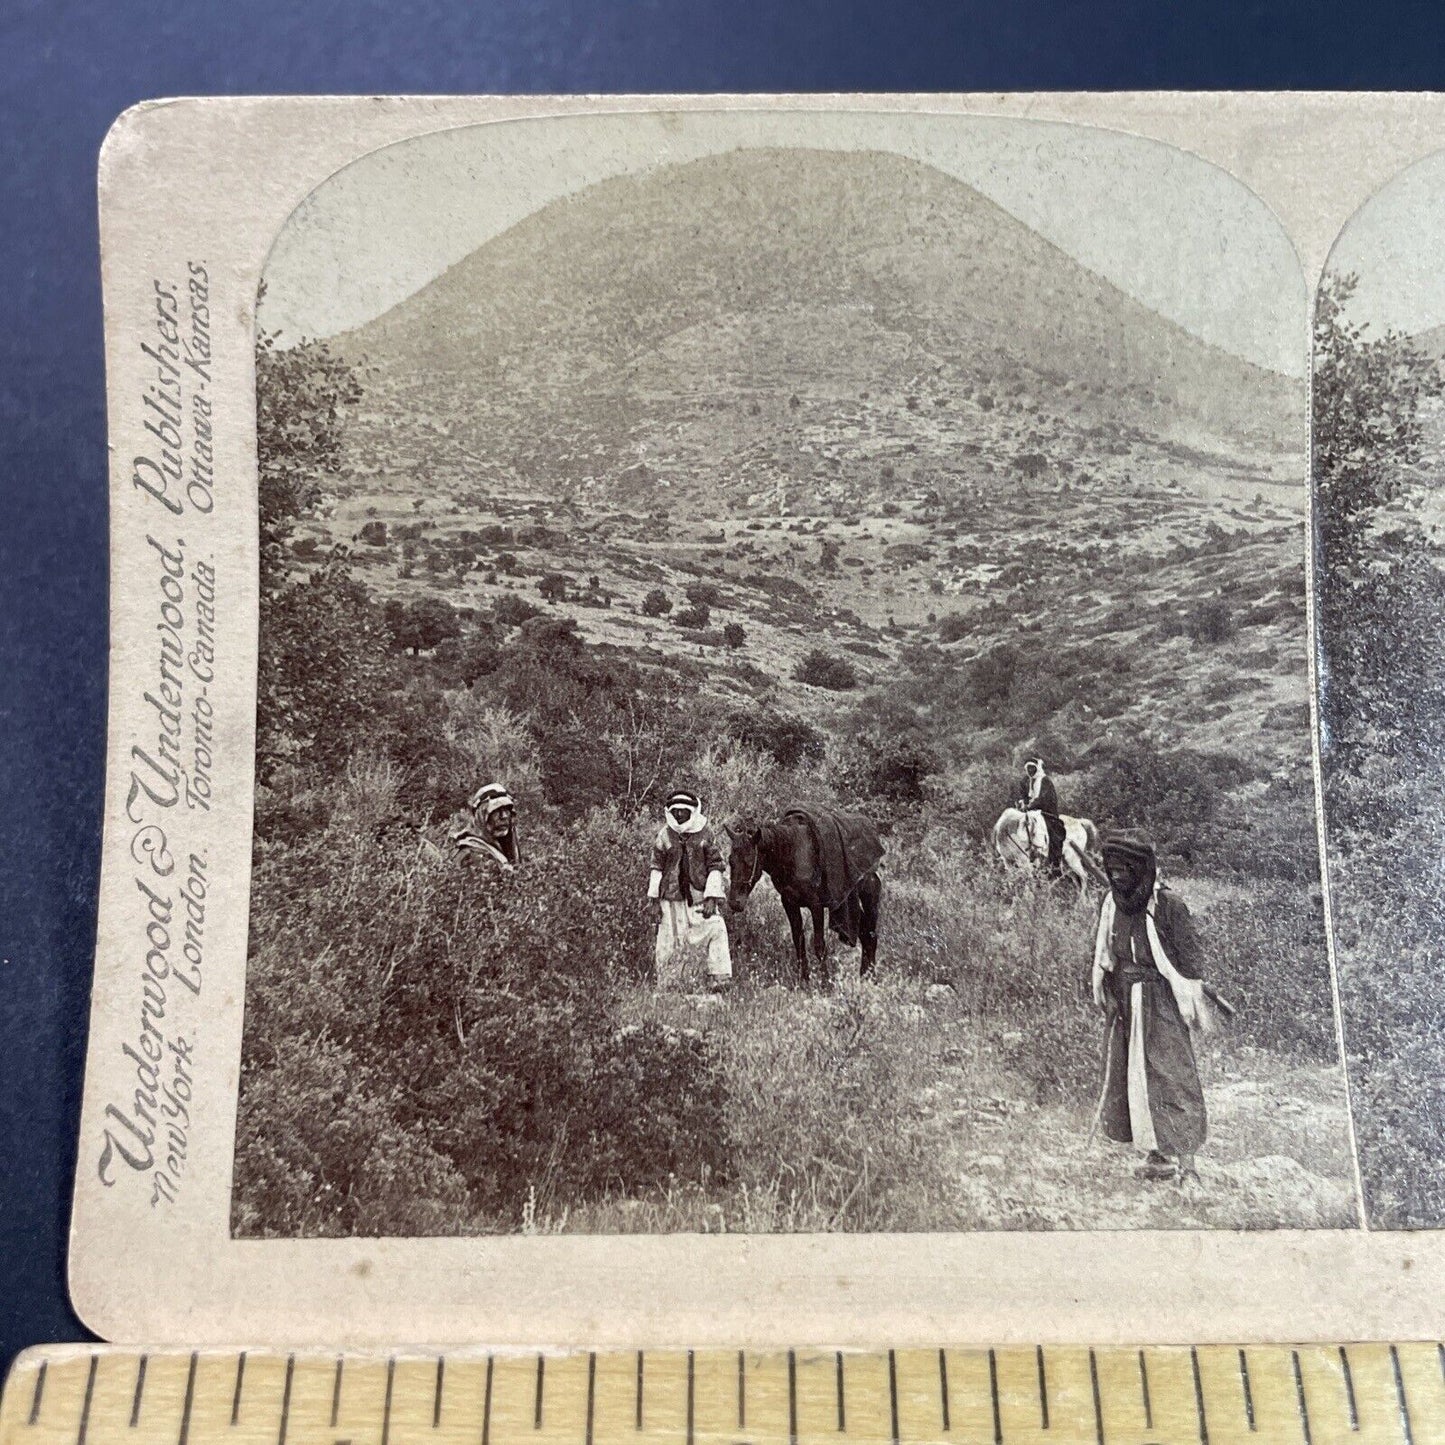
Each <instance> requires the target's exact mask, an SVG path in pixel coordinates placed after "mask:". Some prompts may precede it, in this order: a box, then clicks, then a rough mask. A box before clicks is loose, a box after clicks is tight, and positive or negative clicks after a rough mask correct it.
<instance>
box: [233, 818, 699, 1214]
mask: <svg viewBox="0 0 1445 1445" xmlns="http://www.w3.org/2000/svg"><path fill="white" fill-rule="evenodd" d="M645 843H646V840H645V837H643V836H640V835H639V832H638V830H636V829H633V828H630V827H627V826H624V825H622V824H621V823H620V822H619V821H618V820H617V819H616V818H615V817H610V816H608V815H605V814H603V815H594V817H593V818H592V819H591V820H590V821H589V823H588V824H587V825H586V826H584V827H580V828H575V829H572V830H570V831H569V832H567V833H566V834H564V835H563V836H562V837H560V838H557V839H555V841H553V840H549V838H548V836H547V835H546V834H545V833H539V834H537V835H535V836H534V838H533V839H532V849H533V857H534V862H533V864H532V865H531V866H529V867H528V868H527V869H525V870H523V871H522V872H519V873H517V874H514V875H496V874H488V875H486V877H485V878H480V877H477V876H476V875H474V874H473V873H472V872H471V870H468V869H466V868H463V867H460V866H459V865H457V864H456V863H455V862H454V861H453V860H452V859H450V858H444V859H434V858H432V857H430V855H428V854H427V853H426V852H425V851H422V852H418V851H417V850H416V847H415V843H414V842H413V843H407V842H406V841H404V840H400V839H395V838H393V839H392V840H391V841H390V842H388V841H387V840H386V839H381V840H376V841H374V842H373V843H372V845H371V846H370V847H368V848H366V849H357V848H356V847H355V846H354V839H353V838H352V837H351V836H349V835H348V831H347V830H346V828H345V825H344V824H342V823H341V822H340V821H338V822H337V823H335V824H333V825H332V826H331V827H329V828H328V829H327V830H326V831H325V832H323V833H322V834H321V835H319V836H317V837H314V838H312V839H311V840H309V842H307V843H305V844H303V845H302V846H300V847H297V848H295V849H290V850H287V851H285V852H284V853H281V854H276V855H271V856H266V857H263V858H261V859H260V860H258V865H257V868H256V872H255V879H254V888H255V890H256V896H257V897H258V899H259V900H261V901H262V905H263V906H261V907H259V908H257V909H256V910H255V912H254V914H253V933H252V949H251V958H250V963H249V978H248V995H247V1021H246V1028H245V1041H244V1045H243V1062H242V1076H241V1077H242V1082H241V1113H242V1118H243V1124H242V1127H241V1129H240V1131H239V1133H238V1147H237V1156H236V1165H237V1176H236V1210H235V1219H236V1223H237V1227H238V1228H240V1229H241V1230H242V1231H243V1232H245V1233H248V1234H262V1235H265V1234H298V1233H301V1234H322V1235H324V1234H348V1233H373V1232H374V1233H407V1232H412V1233H437V1232H447V1233H460V1232H479V1231H481V1230H484V1229H488V1228H508V1227H513V1226H515V1224H516V1222H517V1220H518V1218H519V1217H520V1214H521V1211H522V1209H523V1207H524V1205H525V1204H526V1202H527V1201H528V1200H529V1199H535V1200H538V1201H540V1202H541V1203H543V1204H544V1205H545V1204H547V1203H549V1202H555V1201H556V1200H558V1199H561V1200H582V1199H586V1198H590V1197H599V1196H601V1195H603V1194H606V1193H609V1192H615V1191H618V1190H623V1191H637V1190H642V1189H646V1188H648V1187H651V1186H653V1185H656V1184H658V1183H659V1182H661V1181H663V1180H665V1179H667V1178H668V1177H670V1176H675V1177H677V1178H681V1179H697V1178H699V1177H702V1176H704V1175H715V1174H717V1173H720V1172H725V1169H726V1164H727V1157H726V1148H727V1140H726V1135H725V1130H724V1127H723V1119H722V1106H723V1085H722V1078H721V1075H720V1073H719V1070H718V1066H717V1063H716V1060H715V1058H714V1056H713V1054H712V1051H711V1048H710V1046H709V1045H708V1044H707V1043H706V1042H705V1041H704V1040H703V1039H701V1038H700V1037H697V1036H693V1035H688V1034H685V1033H682V1032H679V1031H677V1030H671V1029H668V1028H665V1027H663V1026H661V1025H649V1026H644V1027H641V1028H637V1027H632V1026H629V1025H628V1024H627V1023H626V1022H625V1021H624V1020H623V1018H622V1017H621V1015H620V1013H619V995H618V987H619V985H620V984H621V983H622V982H623V981H625V980H626V979H628V978H636V977H639V976H640V975H641V974H642V972H643V971H644V970H645V968H646V967H647V959H648V955H649V940H648V938H647V931H648V930H647V928H646V924H645V922H644V921H643V915H642V912H641V909H640V907H639V904H638V900H639V897H640V895H641V892H642V887H641V883H642V881H643V880H644V879H645V860H646V848H645ZM398 1038H405V1039H406V1040H407V1049H406V1053H405V1059H404V1065H402V1066H399V1065H401V1060H400V1058H399V1056H398V1053H397V1049H396V1041H397V1040H398ZM409 1170H410V1171H412V1172H413V1173H414V1175H415V1177H413V1178H411V1179H410V1181H408V1179H407V1173H408V1171H409Z"/></svg>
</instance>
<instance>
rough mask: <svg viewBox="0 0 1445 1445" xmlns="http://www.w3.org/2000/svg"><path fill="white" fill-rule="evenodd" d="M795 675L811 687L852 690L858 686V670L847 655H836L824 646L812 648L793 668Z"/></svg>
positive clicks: (839, 690)
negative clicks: (825, 649) (828, 651)
mask: <svg viewBox="0 0 1445 1445" xmlns="http://www.w3.org/2000/svg"><path fill="white" fill-rule="evenodd" d="M793 677H794V678H795V679H796V680H797V681H798V682H801V683H806V684H807V685H808V686H809V687H822V688H827V689H828V691H830V692H850V691H851V690H852V689H853V688H855V687H857V686H858V671H857V669H856V668H855V667H854V666H853V664H852V663H851V662H849V661H848V659H847V658H846V657H834V656H833V655H832V654H831V653H827V652H824V651H823V650H822V648H820V647H815V648H812V649H811V650H810V651H809V652H808V653H806V654H805V655H804V657H803V658H802V659H801V660H800V661H799V663H798V665H797V666H796V667H795V668H794V669H793Z"/></svg>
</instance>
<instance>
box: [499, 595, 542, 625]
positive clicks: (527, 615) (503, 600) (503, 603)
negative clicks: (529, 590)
mask: <svg viewBox="0 0 1445 1445" xmlns="http://www.w3.org/2000/svg"><path fill="white" fill-rule="evenodd" d="M541 610H542V609H541V608H540V607H538V606H536V605H535V604H534V603H531V602H528V601H527V599H526V598H525V597H518V596H516V595H515V594H513V595H509V596H506V597H499V598H497V600H496V602H495V603H494V604H493V605H492V616H493V617H494V618H495V619H496V621H497V624H498V625H499V626H501V627H520V626H521V625H522V624H523V623H524V622H527V621H529V620H530V619H531V618H533V617H537V616H539V615H540V613H541Z"/></svg>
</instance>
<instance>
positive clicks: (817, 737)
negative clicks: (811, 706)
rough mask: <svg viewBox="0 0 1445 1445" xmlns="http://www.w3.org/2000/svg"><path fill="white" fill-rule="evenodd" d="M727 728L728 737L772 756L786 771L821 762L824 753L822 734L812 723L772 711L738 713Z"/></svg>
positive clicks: (727, 721)
mask: <svg viewBox="0 0 1445 1445" xmlns="http://www.w3.org/2000/svg"><path fill="white" fill-rule="evenodd" d="M724 726H725V728H726V730H727V735H728V736H729V737H732V738H736V739H737V740H738V741H739V742H742V743H746V744H748V746H749V747H753V748H756V749H757V750H758V751H759V752H764V753H768V754H770V755H771V756H772V757H773V758H774V759H775V760H776V761H777V763H778V764H779V766H781V767H784V768H792V767H796V766H797V765H798V764H799V763H801V762H803V761H805V760H806V761H810V762H817V761H820V760H821V759H822V757H823V754H824V751H825V743H824V739H823V734H822V733H820V732H819V731H818V729H817V728H815V727H814V726H813V725H812V724H811V723H808V722H805V721H804V720H803V719H802V718H800V717H796V716H794V715H793V714H792V713H785V712H778V711H776V710H774V709H772V708H757V709H754V710H749V711H744V710H741V709H738V710H735V711H734V712H732V713H730V714H729V715H728V717H727V719H726V722H725V723H724Z"/></svg>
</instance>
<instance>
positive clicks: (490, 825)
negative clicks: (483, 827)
mask: <svg viewBox="0 0 1445 1445" xmlns="http://www.w3.org/2000/svg"><path fill="white" fill-rule="evenodd" d="M514 816H515V814H514V812H513V810H512V809H511V808H498V809H496V810H495V811H494V812H491V813H488V814H487V831H488V832H489V833H490V834H491V835H492V837H494V838H505V837H506V836H507V834H508V833H510V832H511V831H512V819H513V817H514Z"/></svg>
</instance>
